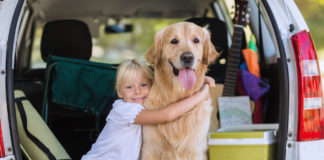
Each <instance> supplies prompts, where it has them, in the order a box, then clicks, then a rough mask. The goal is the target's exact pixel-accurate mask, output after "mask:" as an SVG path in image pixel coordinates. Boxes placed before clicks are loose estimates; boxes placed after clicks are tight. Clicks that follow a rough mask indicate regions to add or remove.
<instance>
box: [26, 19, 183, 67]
mask: <svg viewBox="0 0 324 160" xmlns="http://www.w3.org/2000/svg"><path fill="white" fill-rule="evenodd" d="M183 20H184V19H158V18H155V19H154V18H152V19H147V18H132V19H123V21H122V23H124V24H131V25H132V28H133V29H132V31H131V32H126V33H105V26H106V25H102V26H100V28H99V36H98V37H96V38H92V43H93V47H92V57H91V59H90V60H91V61H96V62H103V63H110V64H119V63H120V62H122V61H123V60H125V59H130V58H135V57H138V58H144V54H145V52H146V51H147V50H148V49H149V48H150V46H151V45H152V44H153V41H154V35H155V33H156V32H157V31H158V30H160V29H161V28H163V27H165V26H167V25H169V24H172V23H175V22H180V21H183ZM107 23H108V24H110V23H115V22H110V21H108V22H107ZM43 26H44V25H43V24H42V25H38V27H37V29H36V32H35V38H34V42H33V49H32V58H31V66H32V68H45V66H46V63H45V62H44V61H43V59H42V57H41V52H40V44H41V43H40V41H41V36H42V28H43Z"/></svg>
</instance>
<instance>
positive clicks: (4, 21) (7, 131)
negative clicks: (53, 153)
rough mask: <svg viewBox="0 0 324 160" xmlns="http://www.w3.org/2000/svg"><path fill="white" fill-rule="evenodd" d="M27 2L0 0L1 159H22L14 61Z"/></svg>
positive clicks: (21, 0) (22, 0)
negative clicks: (14, 80) (14, 91)
mask: <svg viewBox="0 0 324 160" xmlns="http://www.w3.org/2000/svg"><path fill="white" fill-rule="evenodd" d="M24 3H25V2H24V0H0V19H1V21H0V159H10V160H13V159H21V154H20V149H19V139H18V133H17V127H16V114H15V107H14V101H13V86H14V84H13V66H14V65H13V62H14V55H15V54H14V53H15V48H16V44H15V42H16V38H17V29H18V27H17V26H19V25H20V24H19V22H20V21H19V19H20V17H21V13H22V12H21V11H22V8H23V6H24ZM15 155H17V156H15Z"/></svg>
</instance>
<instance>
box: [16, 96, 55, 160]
mask: <svg viewBox="0 0 324 160" xmlns="http://www.w3.org/2000/svg"><path fill="white" fill-rule="evenodd" d="M23 100H27V97H20V98H16V99H15V102H16V103H17V106H18V111H19V113H20V117H21V121H22V124H23V127H24V130H25V132H26V135H27V137H28V138H29V139H30V140H31V141H33V142H34V143H35V144H36V145H37V146H38V148H39V149H41V150H42V151H43V152H44V153H45V154H46V155H47V157H48V158H49V159H50V160H55V159H56V158H55V156H54V155H53V154H52V153H51V151H50V150H49V149H48V148H47V147H46V146H45V145H44V144H43V143H42V142H41V141H40V140H39V139H37V138H36V137H35V136H34V135H32V134H31V133H30V132H29V131H28V129H27V117H26V112H25V110H24V106H23V104H22V101H23Z"/></svg>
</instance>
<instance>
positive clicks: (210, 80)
mask: <svg viewBox="0 0 324 160" xmlns="http://www.w3.org/2000/svg"><path fill="white" fill-rule="evenodd" d="M204 81H205V83H206V84H208V85H209V88H214V87H215V86H216V84H215V80H214V78H211V77H209V76H205V79H204Z"/></svg>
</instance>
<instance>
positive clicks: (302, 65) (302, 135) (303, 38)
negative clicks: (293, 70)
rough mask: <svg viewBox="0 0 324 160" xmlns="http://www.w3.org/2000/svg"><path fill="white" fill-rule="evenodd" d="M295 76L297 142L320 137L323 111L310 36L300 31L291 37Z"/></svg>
mask: <svg viewBox="0 0 324 160" xmlns="http://www.w3.org/2000/svg"><path fill="white" fill-rule="evenodd" d="M291 42H292V45H293V47H294V52H295V57H296V65H297V74H298V77H297V79H298V132H297V140H298V141H305V140H316V139H323V138H324V112H323V111H324V109H323V98H322V84H321V75H320V70H319V65H318V60H317V56H316V50H315V47H314V44H313V41H312V38H311V36H310V34H309V33H308V32H307V31H305V30H304V31H301V32H298V33H296V34H294V35H293V36H292V37H291Z"/></svg>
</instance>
